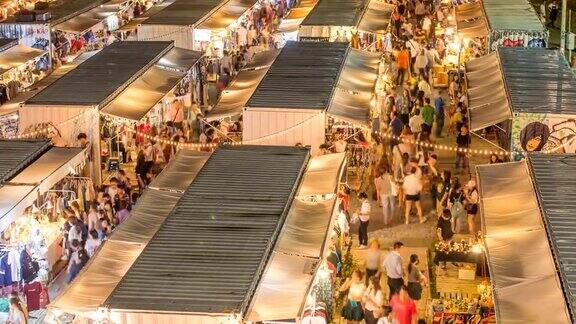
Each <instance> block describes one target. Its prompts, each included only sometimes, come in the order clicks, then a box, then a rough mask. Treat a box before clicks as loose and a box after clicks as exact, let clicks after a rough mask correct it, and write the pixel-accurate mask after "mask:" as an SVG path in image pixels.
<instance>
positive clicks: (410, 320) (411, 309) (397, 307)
mask: <svg viewBox="0 0 576 324" xmlns="http://www.w3.org/2000/svg"><path fill="white" fill-rule="evenodd" d="M390 306H391V307H392V311H393V312H394V317H395V318H396V320H397V322H398V324H414V323H416V320H417V317H416V313H417V309H416V303H415V302H414V301H413V300H412V299H410V296H408V291H407V288H406V286H402V288H400V292H399V293H398V294H396V295H394V296H392V299H390Z"/></svg>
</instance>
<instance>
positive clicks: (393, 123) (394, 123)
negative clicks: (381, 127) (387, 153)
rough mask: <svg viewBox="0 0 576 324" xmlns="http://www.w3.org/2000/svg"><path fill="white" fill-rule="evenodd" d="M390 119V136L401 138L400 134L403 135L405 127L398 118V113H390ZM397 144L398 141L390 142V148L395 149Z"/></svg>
mask: <svg viewBox="0 0 576 324" xmlns="http://www.w3.org/2000/svg"><path fill="white" fill-rule="evenodd" d="M390 119H391V120H390V124H389V130H390V134H391V135H393V136H396V137H399V136H400V134H402V128H403V127H404V124H403V123H402V120H400V118H398V113H397V112H396V111H393V112H392V113H390ZM397 144H398V140H396V139H392V140H390V147H394V145H397Z"/></svg>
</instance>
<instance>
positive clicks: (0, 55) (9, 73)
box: [0, 39, 48, 104]
mask: <svg viewBox="0 0 576 324" xmlns="http://www.w3.org/2000/svg"><path fill="white" fill-rule="evenodd" d="M1 43H4V44H5V45H4V46H2V48H1V49H0V104H4V103H5V102H7V101H8V100H11V99H13V98H14V97H16V95H17V94H18V93H19V92H20V91H22V89H24V88H27V87H29V86H31V85H32V84H34V83H36V82H37V81H39V80H40V79H42V78H43V77H44V76H45V75H46V73H47V72H46V69H47V62H48V52H47V51H43V50H39V49H36V48H32V47H28V46H25V45H19V44H18V41H17V40H15V39H8V40H3V41H2V42H1Z"/></svg>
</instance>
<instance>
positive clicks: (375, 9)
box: [357, 0, 396, 34]
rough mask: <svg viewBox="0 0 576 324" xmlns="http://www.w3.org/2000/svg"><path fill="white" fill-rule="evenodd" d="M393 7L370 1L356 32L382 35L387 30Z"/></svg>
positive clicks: (377, 0)
mask: <svg viewBox="0 0 576 324" xmlns="http://www.w3.org/2000/svg"><path fill="white" fill-rule="evenodd" d="M395 8H396V6H395V5H392V4H389V3H386V2H385V1H382V0H371V1H370V2H369V3H368V6H367V7H366V10H365V11H364V14H363V15H362V18H361V19H360V22H359V23H358V25H357V28H358V30H361V31H365V32H370V33H374V34H383V33H385V32H386V31H387V30H388V25H389V24H390V19H391V18H392V13H393V12H394V9H395Z"/></svg>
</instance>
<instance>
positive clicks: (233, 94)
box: [206, 50, 280, 121]
mask: <svg viewBox="0 0 576 324" xmlns="http://www.w3.org/2000/svg"><path fill="white" fill-rule="evenodd" d="M278 53H280V51H278V50H270V51H263V52H260V53H258V54H256V55H255V56H254V58H253V59H252V61H251V62H250V63H248V64H247V65H246V66H244V68H242V69H241V70H240V71H238V74H237V75H236V77H235V78H234V81H232V83H231V84H230V86H228V87H227V88H226V89H225V90H224V91H223V92H222V94H221V96H220V99H219V100H218V102H217V103H216V106H214V108H212V110H210V112H208V114H207V115H206V121H213V120H222V119H226V118H232V117H237V116H240V115H241V114H242V108H244V106H245V105H246V102H248V99H250V97H251V96H252V94H253V93H254V90H256V88H257V87H258V84H260V81H262V79H263V78H264V76H265V75H266V73H267V72H268V69H269V68H270V66H271V65H272V63H273V62H274V60H275V59H276V57H277V56H278Z"/></svg>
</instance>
